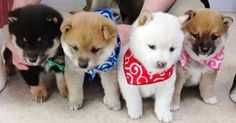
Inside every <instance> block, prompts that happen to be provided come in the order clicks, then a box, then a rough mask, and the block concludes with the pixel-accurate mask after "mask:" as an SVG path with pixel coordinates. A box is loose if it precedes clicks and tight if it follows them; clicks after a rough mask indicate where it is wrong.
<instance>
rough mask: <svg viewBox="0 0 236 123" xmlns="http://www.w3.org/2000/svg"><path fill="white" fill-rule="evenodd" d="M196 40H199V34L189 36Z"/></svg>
mask: <svg viewBox="0 0 236 123" xmlns="http://www.w3.org/2000/svg"><path fill="white" fill-rule="evenodd" d="M191 35H192V36H193V37H194V38H195V39H196V40H198V39H200V36H199V34H198V33H197V34H193V33H192V34H191Z"/></svg>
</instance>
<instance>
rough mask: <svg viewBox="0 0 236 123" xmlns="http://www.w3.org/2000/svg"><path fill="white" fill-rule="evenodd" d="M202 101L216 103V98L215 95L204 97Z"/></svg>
mask: <svg viewBox="0 0 236 123" xmlns="http://www.w3.org/2000/svg"><path fill="white" fill-rule="evenodd" d="M203 101H204V102H205V103H207V104H211V105H213V104H216V103H217V98H216V97H215V96H213V97H210V98H207V99H204V100H203Z"/></svg>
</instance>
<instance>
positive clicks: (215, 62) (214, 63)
mask: <svg viewBox="0 0 236 123" xmlns="http://www.w3.org/2000/svg"><path fill="white" fill-rule="evenodd" d="M189 57H190V56H189V55H188V53H187V51H186V50H182V53H181V58H180V61H179V62H180V64H181V66H182V67H183V68H184V69H186V66H187V64H188V63H189ZM223 59H224V48H222V50H220V52H219V53H217V54H216V55H215V56H213V57H212V58H210V59H208V60H203V61H200V63H201V64H202V65H206V66H208V67H210V68H211V69H213V70H214V71H219V69H220V66H221V64H222V62H223Z"/></svg>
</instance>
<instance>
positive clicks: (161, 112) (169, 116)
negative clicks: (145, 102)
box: [155, 109, 172, 123]
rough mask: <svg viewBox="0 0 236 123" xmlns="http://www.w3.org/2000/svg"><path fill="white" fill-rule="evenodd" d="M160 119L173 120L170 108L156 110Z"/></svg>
mask: <svg viewBox="0 0 236 123" xmlns="http://www.w3.org/2000/svg"><path fill="white" fill-rule="evenodd" d="M155 113H156V116H157V118H158V120H160V121H162V122H166V123H167V122H171V121H172V113H171V112H170V110H169V109H165V110H164V109H158V110H156V111H155Z"/></svg>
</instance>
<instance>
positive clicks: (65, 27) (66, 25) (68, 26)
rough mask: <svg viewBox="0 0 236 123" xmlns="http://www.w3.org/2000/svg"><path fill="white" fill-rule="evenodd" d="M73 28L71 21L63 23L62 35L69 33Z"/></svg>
mask: <svg viewBox="0 0 236 123" xmlns="http://www.w3.org/2000/svg"><path fill="white" fill-rule="evenodd" d="M71 28H72V26H71V21H69V20H66V21H63V22H62V24H61V27H60V30H61V32H62V33H67V32H69V31H70V30H71Z"/></svg>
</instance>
